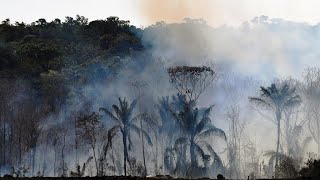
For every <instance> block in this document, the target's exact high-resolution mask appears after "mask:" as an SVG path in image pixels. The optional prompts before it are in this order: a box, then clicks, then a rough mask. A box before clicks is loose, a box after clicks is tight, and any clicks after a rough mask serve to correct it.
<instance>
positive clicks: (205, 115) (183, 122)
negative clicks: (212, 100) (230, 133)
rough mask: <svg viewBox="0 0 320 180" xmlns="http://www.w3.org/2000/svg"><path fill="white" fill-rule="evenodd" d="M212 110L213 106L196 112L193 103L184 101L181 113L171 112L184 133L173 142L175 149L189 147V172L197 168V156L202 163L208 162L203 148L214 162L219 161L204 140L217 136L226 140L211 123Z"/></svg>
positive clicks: (223, 134)
mask: <svg viewBox="0 0 320 180" xmlns="http://www.w3.org/2000/svg"><path fill="white" fill-rule="evenodd" d="M212 108H213V106H210V107H209V108H205V109H201V110H198V109H197V108H195V103H194V101H191V102H187V101H184V110H183V111H180V112H174V111H172V110H171V113H172V115H173V117H174V119H175V120H176V121H177V123H178V124H179V126H180V128H181V130H182V131H183V132H184V133H183V134H184V136H182V137H179V138H178V139H177V140H176V141H175V149H176V150H177V149H179V147H181V146H185V147H186V146H189V149H190V159H191V170H194V168H196V167H198V161H197V155H200V157H202V160H203V161H206V160H208V158H209V157H210V156H208V155H207V154H205V152H204V149H203V146H205V147H206V148H207V150H208V151H209V153H210V154H211V156H212V157H213V158H214V161H217V160H220V158H219V156H218V155H217V154H216V153H215V152H214V150H213V148H212V147H211V145H210V144H209V143H207V142H206V141H205V140H204V139H205V138H207V137H210V136H217V137H220V138H222V139H224V140H227V137H226V135H225V133H224V131H223V130H221V129H219V128H217V127H215V126H214V125H213V124H212V123H211V119H210V117H209V116H210V114H211V111H212ZM201 144H202V146H201Z"/></svg>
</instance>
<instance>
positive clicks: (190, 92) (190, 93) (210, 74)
mask: <svg viewBox="0 0 320 180" xmlns="http://www.w3.org/2000/svg"><path fill="white" fill-rule="evenodd" d="M168 74H169V77H170V83H171V84H172V85H173V86H174V87H175V88H176V89H177V90H178V92H179V93H180V94H183V95H185V96H186V98H187V100H188V102H191V101H196V100H197V99H198V98H199V96H200V95H201V94H202V93H203V92H204V90H205V89H206V88H207V87H208V86H209V85H210V84H211V83H212V82H213V80H214V79H215V78H216V72H215V71H214V70H212V69H211V68H210V67H206V66H202V67H192V66H176V67H171V68H168Z"/></svg>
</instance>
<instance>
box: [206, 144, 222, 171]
mask: <svg viewBox="0 0 320 180" xmlns="http://www.w3.org/2000/svg"><path fill="white" fill-rule="evenodd" d="M205 144H206V147H207V149H208V151H209V153H210V155H211V157H213V161H214V163H216V164H217V165H218V166H219V167H222V166H223V164H222V160H221V158H220V156H219V155H218V154H217V153H216V152H215V151H214V150H213V148H212V146H211V145H210V144H209V143H207V142H205Z"/></svg>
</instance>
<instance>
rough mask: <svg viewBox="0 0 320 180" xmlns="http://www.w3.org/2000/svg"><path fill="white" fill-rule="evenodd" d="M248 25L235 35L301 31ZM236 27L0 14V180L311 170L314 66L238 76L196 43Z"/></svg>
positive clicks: (319, 116)
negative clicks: (28, 19)
mask: <svg viewBox="0 0 320 180" xmlns="http://www.w3.org/2000/svg"><path fill="white" fill-rule="evenodd" d="M250 23H252V24H253V26H255V27H248V25H247V24H244V25H243V27H242V29H241V30H239V31H241V33H243V35H245V34H246V33H250V32H251V31H254V30H255V29H254V28H260V29H263V28H265V29H266V28H273V29H276V30H275V31H281V32H282V31H284V32H286V31H285V30H281V28H282V25H283V24H285V25H283V26H285V27H287V26H289V27H290V28H291V29H293V31H294V29H295V28H297V26H300V25H296V24H293V25H292V24H290V23H289V22H283V21H280V22H274V21H272V20H271V21H270V20H268V19H266V17H259V18H256V19H254V20H253V21H252V22H250ZM274 26H276V27H274ZM250 28H251V30H250ZM277 28H278V29H277ZM308 28H309V29H308ZM308 28H304V29H307V30H306V31H312V32H314V31H315V30H314V29H315V28H316V29H320V27H319V26H312V27H308ZM248 29H249V30H248ZM198 30H199V31H198ZM234 31H236V30H234V29H230V28H227V27H221V28H220V29H219V28H217V29H214V28H211V27H210V26H208V25H206V23H205V22H203V21H202V20H194V19H185V21H184V22H183V23H180V24H167V23H165V22H158V23H156V24H154V25H151V26H149V27H145V28H142V27H141V28H138V27H135V26H133V25H131V24H130V22H129V21H126V20H121V19H119V18H118V17H108V18H106V19H104V20H93V21H89V20H88V19H87V18H85V17H83V16H80V15H77V16H76V17H66V18H65V19H64V20H60V19H54V20H53V21H47V20H46V19H38V20H37V21H35V22H32V23H30V24H26V23H23V22H11V21H10V19H5V20H3V21H2V22H1V24H0V82H1V83H0V97H1V101H0V176H4V175H6V174H10V175H12V176H14V177H35V176H37V177H86V176H92V177H94V176H99V177H100V176H141V177H155V176H165V175H170V176H172V177H182V178H199V177H210V178H216V177H217V175H218V174H222V175H223V176H225V177H226V178H230V179H247V177H250V179H254V178H266V179H268V178H296V177H319V176H320V160H319V155H320V68H318V67H316V66H314V67H313V66H308V67H305V68H304V69H303V71H302V72H301V73H300V72H298V71H295V74H292V76H279V77H270V78H267V79H260V77H261V76H253V77H252V76H249V75H246V74H243V73H239V72H238V71H236V70H235V69H234V68H232V65H230V64H232V62H230V63H222V61H220V60H219V59H225V60H226V62H229V61H228V60H229V59H230V58H224V56H222V55H221V54H219V53H218V55H216V56H214V55H212V54H208V53H207V52H206V51H205V50H203V49H206V48H207V46H210V45H212V44H209V41H205V40H204V39H208V38H207V36H206V35H203V34H209V33H213V34H215V33H216V34H215V36H214V37H216V39H217V42H221V41H223V40H224V39H223V38H226V39H227V36H228V38H235V39H236V40H238V39H240V38H238V39H237V36H236V34H237V33H235V32H234ZM182 32H183V33H182ZM227 33H229V34H231V35H230V36H229V35H226V34H227ZM239 33H240V32H239ZM217 34H218V35H217ZM184 35H187V36H190V39H188V40H185V39H184ZM173 37H176V38H177V39H174V38H173ZM213 39H214V40H215V38H213ZM310 39H311V38H310ZM225 43H230V42H229V41H228V40H225ZM311 43H312V42H311ZM190 44H193V45H194V46H190ZM216 44H217V43H213V45H214V46H215V47H216V49H217V51H218V50H219V52H220V51H221V52H223V53H225V52H226V51H227V49H223V50H222V48H221V47H219V46H216ZM230 44H232V43H230ZM243 46H246V44H245V43H243ZM193 47H198V48H193ZM250 47H251V46H250ZM229 48H236V47H235V46H233V45H230V47H229ZM306 49H307V48H306ZM290 50H292V49H288V51H290ZM208 51H209V50H208ZM252 51H254V50H252ZM215 52H216V51H214V53H215ZM214 53H213V54H214ZM223 53H222V54H223ZM235 58H237V57H235ZM239 58H241V56H240V55H239ZM217 59H218V60H217ZM262 59H263V57H262ZM244 71H246V68H244ZM248 71H249V70H248Z"/></svg>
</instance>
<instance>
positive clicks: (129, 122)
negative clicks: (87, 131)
mask: <svg viewBox="0 0 320 180" xmlns="http://www.w3.org/2000/svg"><path fill="white" fill-rule="evenodd" d="M136 104H137V101H136V100H134V101H133V102H132V103H131V104H130V106H129V103H128V101H126V99H125V98H124V99H123V100H122V99H121V98H119V106H117V105H115V104H114V105H112V108H113V111H114V112H111V111H109V110H108V109H105V108H100V109H99V110H100V111H104V112H105V113H106V114H107V115H108V116H109V117H110V118H111V119H112V120H114V121H115V122H116V123H117V125H115V126H114V127H112V128H111V129H110V130H109V132H108V142H111V141H112V139H110V138H112V137H114V136H115V135H116V133H117V132H118V131H119V130H120V132H121V134H122V142H123V168H124V175H125V176H127V162H129V155H128V149H129V150H130V149H131V147H132V146H133V144H132V141H131V136H130V132H131V131H134V132H135V133H137V134H138V135H140V134H142V135H143V136H144V137H145V138H146V140H147V142H148V144H149V145H152V141H151V138H150V136H149V135H148V133H147V132H146V131H145V130H143V129H141V128H140V127H138V126H137V125H136V124H135V122H136V121H137V120H138V119H140V118H142V117H143V116H145V114H139V115H137V116H134V117H132V112H133V110H134V108H135V105H136ZM109 144H110V143H109Z"/></svg>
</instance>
